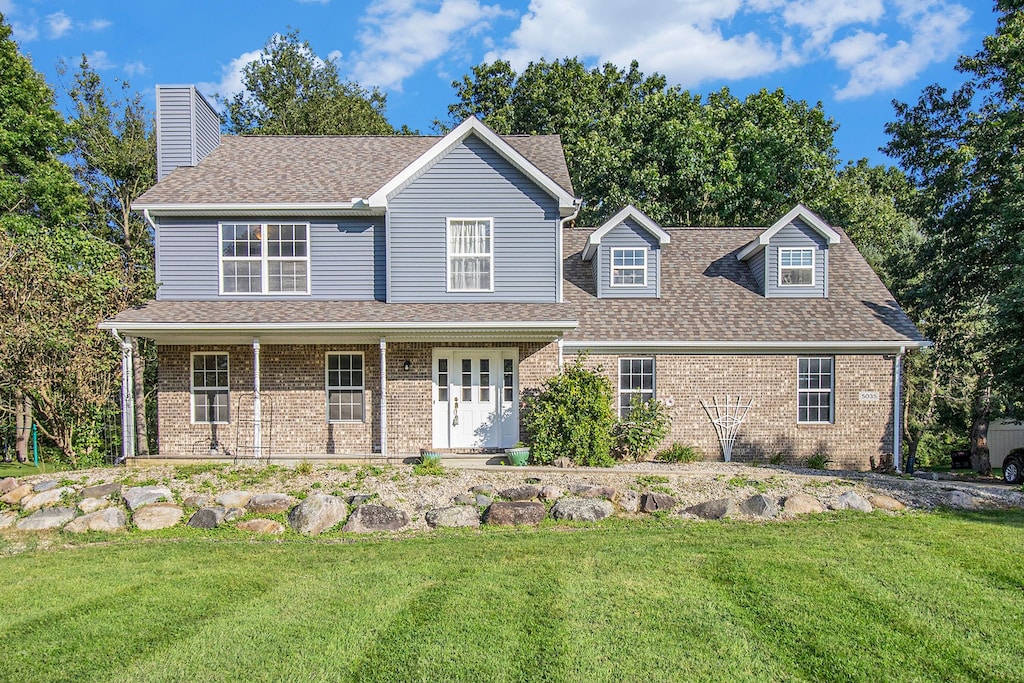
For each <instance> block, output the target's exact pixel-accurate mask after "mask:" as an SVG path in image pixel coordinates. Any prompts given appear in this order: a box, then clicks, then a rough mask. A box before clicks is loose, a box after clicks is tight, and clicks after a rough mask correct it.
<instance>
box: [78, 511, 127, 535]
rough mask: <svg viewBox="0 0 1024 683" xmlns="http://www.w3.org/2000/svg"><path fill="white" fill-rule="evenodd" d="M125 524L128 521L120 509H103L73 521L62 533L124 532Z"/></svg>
mask: <svg viewBox="0 0 1024 683" xmlns="http://www.w3.org/2000/svg"><path fill="white" fill-rule="evenodd" d="M127 524H128V519H127V517H125V514H124V510H122V509H121V508H105V509H103V510H98V511H97V512H90V513H89V514H87V515H82V516H81V517H79V518H78V519H76V520H73V521H72V522H71V523H70V524H68V525H67V526H66V527H64V531H70V532H71V533H73V534H81V533H85V532H86V531H106V532H115V531H124V528H125V526H127Z"/></svg>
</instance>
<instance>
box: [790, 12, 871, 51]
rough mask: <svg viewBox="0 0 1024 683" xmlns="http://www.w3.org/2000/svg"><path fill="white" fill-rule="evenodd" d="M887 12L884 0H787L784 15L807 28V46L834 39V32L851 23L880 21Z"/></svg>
mask: <svg viewBox="0 0 1024 683" xmlns="http://www.w3.org/2000/svg"><path fill="white" fill-rule="evenodd" d="M884 14H885V6H884V3H883V2H882V0H844V1H843V2H837V1H836V0H798V1H797V2H790V3H787V4H785V6H784V7H783V9H782V18H783V19H785V21H786V24H787V25H788V26H799V27H801V28H804V29H806V30H808V31H809V32H810V33H811V37H810V38H809V40H808V41H807V43H806V45H807V46H808V47H817V46H820V45H823V44H825V43H827V42H828V41H830V40H832V37H833V36H834V35H835V32H836V31H837V30H838V29H840V28H843V27H845V26H849V25H851V24H863V23H871V24H874V23H877V22H878V21H879V20H880V19H881V18H882V16H883V15H884Z"/></svg>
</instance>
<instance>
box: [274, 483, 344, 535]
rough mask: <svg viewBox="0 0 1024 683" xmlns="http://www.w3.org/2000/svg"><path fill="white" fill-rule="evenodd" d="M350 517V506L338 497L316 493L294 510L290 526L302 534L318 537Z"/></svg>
mask: <svg viewBox="0 0 1024 683" xmlns="http://www.w3.org/2000/svg"><path fill="white" fill-rule="evenodd" d="M347 515H348V505H346V504H345V501H343V500H342V499H341V498H338V497H337V496H328V495H326V494H323V493H314V494H313V495H311V496H308V497H307V498H306V499H305V500H303V501H302V502H301V503H299V504H298V505H296V506H295V507H293V508H292V511H291V512H289V513H288V524H290V525H291V527H292V529H295V531H297V532H298V533H300V534H305V535H307V536H316V535H317V534H319V533H322V532H324V531H325V530H327V529H330V528H331V527H333V526H335V525H336V524H337V523H338V522H340V521H342V520H343V519H345V517H346V516H347Z"/></svg>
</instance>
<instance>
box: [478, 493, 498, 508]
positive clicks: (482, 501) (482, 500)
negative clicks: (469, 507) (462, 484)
mask: <svg viewBox="0 0 1024 683" xmlns="http://www.w3.org/2000/svg"><path fill="white" fill-rule="evenodd" d="M474 500H475V501H476V506H477V507H481V508H485V507H487V506H489V505H490V504H491V503H493V502H494V499H493V498H491V497H490V496H485V495H484V494H482V493H478V494H476V497H475V498H474Z"/></svg>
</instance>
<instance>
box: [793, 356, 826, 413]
mask: <svg viewBox="0 0 1024 683" xmlns="http://www.w3.org/2000/svg"><path fill="white" fill-rule="evenodd" d="M834 378H835V375H834V363H833V359H832V358H798V359H797V416H796V421H797V422H802V423H811V424H813V423H828V422H832V405H833V402H832V387H833V385H834V384H835V383H834V381H833V380H834Z"/></svg>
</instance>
